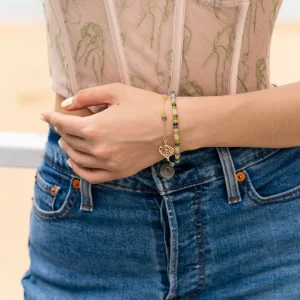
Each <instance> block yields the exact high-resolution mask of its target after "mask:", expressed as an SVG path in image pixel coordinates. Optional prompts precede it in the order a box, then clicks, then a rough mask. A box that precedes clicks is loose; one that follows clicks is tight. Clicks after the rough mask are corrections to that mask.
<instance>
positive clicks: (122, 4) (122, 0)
mask: <svg viewBox="0 0 300 300" xmlns="http://www.w3.org/2000/svg"><path fill="white" fill-rule="evenodd" d="M126 1H127V0H120V6H121V9H120V11H119V12H118V15H117V19H118V22H119V23H120V16H121V14H122V12H123V11H124V7H125V5H126ZM120 31H121V39H122V44H123V45H124V44H125V42H126V28H124V31H122V29H121V28H120Z"/></svg>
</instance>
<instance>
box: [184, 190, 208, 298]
mask: <svg viewBox="0 0 300 300" xmlns="http://www.w3.org/2000/svg"><path fill="white" fill-rule="evenodd" d="M195 190H196V196H195V197H194V198H193V213H194V232H195V235H196V241H197V248H198V266H200V262H201V254H200V246H199V240H198V237H197V234H198V233H199V232H198V229H197V228H198V227H197V222H196V213H195V201H197V206H198V209H199V215H200V220H201V226H200V235H201V237H200V238H201V245H202V247H203V250H204V251H203V253H204V257H203V282H202V284H201V282H200V281H201V278H200V272H201V270H200V268H199V271H198V286H197V287H196V288H195V289H193V290H192V291H190V293H191V294H189V295H187V296H186V297H185V298H184V300H188V299H191V297H193V296H195V295H196V294H200V292H201V290H203V289H204V286H205V281H206V272H205V271H206V255H205V244H204V234H203V222H202V215H201V211H200V207H201V205H200V202H201V197H200V194H202V191H201V192H199V191H198V189H197V187H196V186H195ZM200 284H201V286H200Z"/></svg>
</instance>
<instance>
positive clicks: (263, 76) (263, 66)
mask: <svg viewBox="0 0 300 300" xmlns="http://www.w3.org/2000/svg"><path fill="white" fill-rule="evenodd" d="M256 79H257V89H258V90H263V89H267V88H268V85H267V61H266V58H265V57H263V58H260V59H259V60H257V62H256Z"/></svg>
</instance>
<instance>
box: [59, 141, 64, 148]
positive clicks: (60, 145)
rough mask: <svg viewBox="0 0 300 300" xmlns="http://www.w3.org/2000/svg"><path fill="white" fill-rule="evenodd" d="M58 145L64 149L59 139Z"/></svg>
mask: <svg viewBox="0 0 300 300" xmlns="http://www.w3.org/2000/svg"><path fill="white" fill-rule="evenodd" d="M58 145H59V147H60V148H61V149H64V148H63V146H62V143H61V139H59V140H58Z"/></svg>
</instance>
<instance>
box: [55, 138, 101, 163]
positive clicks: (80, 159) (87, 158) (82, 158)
mask: <svg viewBox="0 0 300 300" xmlns="http://www.w3.org/2000/svg"><path fill="white" fill-rule="evenodd" d="M59 145H60V147H61V148H62V149H63V150H64V151H65V152H66V153H67V155H68V156H69V157H70V158H71V159H72V160H73V161H75V163H76V164H77V165H78V166H80V167H83V168H97V167H98V168H99V167H100V165H99V162H98V161H97V159H96V157H95V156H93V155H90V154H87V153H84V152H81V151H78V150H76V149H74V148H72V147H70V145H68V143H66V142H65V141H64V140H62V139H60V140H59Z"/></svg>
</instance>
